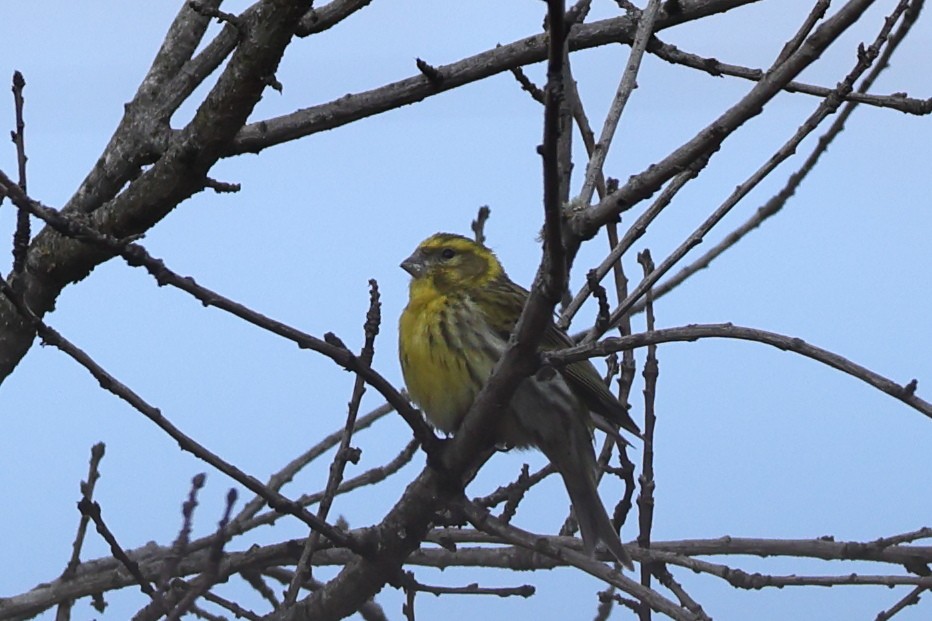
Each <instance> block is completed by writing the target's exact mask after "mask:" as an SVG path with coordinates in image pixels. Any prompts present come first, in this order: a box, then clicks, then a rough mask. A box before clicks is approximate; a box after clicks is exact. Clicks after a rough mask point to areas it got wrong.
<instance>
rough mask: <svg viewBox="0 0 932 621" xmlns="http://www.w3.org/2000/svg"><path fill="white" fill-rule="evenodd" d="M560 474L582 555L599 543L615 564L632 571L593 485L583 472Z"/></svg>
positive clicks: (592, 550)
mask: <svg viewBox="0 0 932 621" xmlns="http://www.w3.org/2000/svg"><path fill="white" fill-rule="evenodd" d="M561 474H562V475H563V482H564V484H565V485H566V491H567V492H569V495H570V500H571V501H572V503H573V512H574V513H575V514H576V522H577V523H578V524H579V532H580V534H581V535H582V540H583V546H584V547H585V549H586V552H587V553H588V554H592V553H593V552H594V551H595V547H596V545H597V544H598V542H600V541H601V542H602V543H604V544H605V546H606V547H607V548H608V550H609V552H611V553H612V556H614V557H615V559H616V560H617V561H618V562H619V563H621V564H622V565H624V566H625V567H627V568H628V569H632V570H633V569H634V563H633V562H632V560H631V555H630V554H628V551H627V550H625V547H624V546H623V545H622V543H621V539H619V538H618V533H616V532H615V528H614V527H613V526H612V521H611V520H610V519H609V517H608V513H607V512H606V511H605V507H604V506H603V505H602V500H601V499H600V498H599V494H598V492H597V491H596V488H595V481H593V480H592V477H591V476H589V475H588V473H585V472H578V473H570V472H567V471H566V470H562V471H561Z"/></svg>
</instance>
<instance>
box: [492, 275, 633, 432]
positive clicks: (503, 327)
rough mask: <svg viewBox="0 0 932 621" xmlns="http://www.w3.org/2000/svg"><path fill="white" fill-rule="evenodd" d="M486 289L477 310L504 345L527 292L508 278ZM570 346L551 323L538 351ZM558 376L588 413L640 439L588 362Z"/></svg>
mask: <svg viewBox="0 0 932 621" xmlns="http://www.w3.org/2000/svg"><path fill="white" fill-rule="evenodd" d="M489 288H490V291H488V292H489V293H492V295H488V296H487V297H485V298H483V300H482V304H480V305H479V308H481V309H483V312H484V314H485V320H486V323H487V324H488V325H489V327H491V328H492V330H493V331H495V332H496V333H497V334H498V335H499V336H501V337H502V339H504V340H506V341H507V340H508V338H509V336H511V331H512V330H514V327H515V324H516V323H517V321H518V317H519V316H520V315H521V310H522V308H524V303H525V301H526V300H527V296H528V292H527V290H526V289H524V288H523V287H522V286H521V285H518V284H516V283H514V282H512V281H511V280H510V279H507V278H503V279H500V280H498V281H496V282H495V283H490V284H489ZM572 345H573V340H572V339H571V338H570V337H569V336H568V335H567V334H566V333H565V332H563V331H562V330H560V329H559V328H557V326H556V325H554V324H553V323H551V324H550V325H548V326H547V329H546V330H545V331H544V336H543V338H542V340H541V349H543V350H554V349H565V348H567V347H572ZM560 374H561V375H562V376H563V378H564V379H565V380H566V382H567V384H569V386H570V388H571V389H572V390H573V392H574V393H575V394H576V395H577V396H578V397H579V398H580V399H582V401H583V403H585V404H586V407H588V408H589V409H590V410H591V411H593V412H595V413H597V414H600V415H601V416H602V417H603V418H604V419H605V420H607V421H608V422H609V423H610V424H614V425H617V426H619V427H621V428H622V429H624V430H626V431H629V432H631V433H633V434H634V435H636V436H638V437H640V436H641V430H640V429H638V426H637V424H636V423H635V422H634V421H633V420H632V419H631V416H629V415H628V410H627V408H625V407H624V406H623V405H622V404H621V402H620V401H618V399H616V398H615V396H614V395H612V393H611V392H610V391H609V389H608V387H607V386H606V385H605V382H603V381H602V378H601V377H600V376H599V372H598V371H596V368H595V367H594V366H593V365H592V363H591V362H589V361H588V360H581V361H579V362H573V363H571V364H568V365H566V366H565V367H563V368H561V369H560Z"/></svg>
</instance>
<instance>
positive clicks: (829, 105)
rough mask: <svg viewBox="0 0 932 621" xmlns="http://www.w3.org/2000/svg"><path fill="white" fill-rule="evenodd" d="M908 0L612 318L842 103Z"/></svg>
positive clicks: (594, 335)
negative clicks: (833, 84)
mask: <svg viewBox="0 0 932 621" xmlns="http://www.w3.org/2000/svg"><path fill="white" fill-rule="evenodd" d="M908 4H909V0H901V1H900V2H899V4H897V6H896V7H895V8H894V10H893V11H892V12H891V14H890V15H889V16H888V17H887V18H886V19H885V20H884V24H883V26H882V28H881V29H880V32H879V33H878V35H877V37H876V38H875V39H874V42H873V43H872V44H871V45H870V47H868V48H867V49H862V50H860V51H859V53H858V55H857V62H856V63H855V66H854V68H853V69H852V70H851V71H850V72H849V73H848V75H847V76H845V78H844V79H843V80H842V81H841V82H839V83H838V86H837V87H836V88H835V89H834V91H833V95H830V96H829V97H827V98H826V99H825V100H823V101H822V103H821V104H819V106H818V108H817V109H816V110H815V111H814V112H813V113H812V114H811V115H810V116H809V117H808V118H807V119H806V121H805V122H804V123H803V124H802V125H801V126H800V127H799V129H797V130H796V132H795V133H794V135H793V136H792V137H791V138H790V140H789V141H787V143H786V144H784V145H783V146H782V147H781V148H780V149H779V150H778V151H777V152H776V153H775V154H774V155H773V156H771V157H770V159H769V160H768V161H767V162H766V163H765V164H764V165H763V166H761V167H760V168H758V169H757V170H756V171H755V172H754V173H753V174H752V175H751V176H750V177H748V179H746V180H745V181H744V182H743V183H741V184H740V185H738V187H737V188H735V190H734V191H733V192H732V193H731V195H730V196H729V197H728V198H727V199H726V200H725V201H724V202H723V203H722V204H721V205H720V206H719V207H718V208H717V209H715V211H713V212H712V214H711V215H709V217H708V218H706V219H705V220H704V221H703V222H702V224H700V225H699V227H697V228H696V230H695V231H693V232H692V233H691V234H690V235H689V237H687V238H686V240H684V241H683V243H681V244H680V245H679V246H678V247H677V248H676V249H675V250H674V251H673V252H671V253H670V255H669V256H667V258H666V259H664V260H663V261H662V262H661V264H660V265H659V266H658V267H657V268H656V269H655V270H654V271H653V272H651V274H650V275H648V276H645V277H644V279H643V280H641V282H640V283H639V284H638V285H637V286H636V287H635V288H634V291H632V292H631V293H630V294H629V295H628V297H627V298H626V299H625V300H624V301H623V302H621V303H620V304H619V306H618V308H617V309H615V311H614V312H613V313H612V322H613V324H612V325H614V322H617V321H619V320H620V318H621V317H622V316H623V315H624V314H625V313H627V312H629V311H630V310H631V308H632V307H633V306H634V304H635V303H636V302H637V301H638V300H639V299H640V298H641V296H642V295H644V293H645V292H646V291H647V289H648V288H650V287H653V285H654V284H655V283H656V282H657V281H658V280H659V279H660V278H661V277H662V276H663V275H664V274H666V273H667V272H668V271H669V270H670V269H672V268H673V266H674V265H676V264H677V263H679V261H680V260H681V259H682V258H683V257H684V256H686V253H688V252H689V251H690V250H691V249H692V248H694V247H695V246H697V245H698V244H700V243H702V240H703V238H704V237H705V236H706V235H707V234H708V233H709V231H711V230H712V228H714V227H715V226H716V225H717V224H718V223H719V222H721V220H722V219H723V218H724V217H725V216H726V215H727V214H728V213H729V212H730V211H731V209H732V208H733V207H734V206H735V205H737V204H738V202H739V201H741V199H743V198H744V197H745V196H746V195H747V194H748V193H749V192H750V191H751V190H752V189H753V188H754V187H756V186H757V185H758V184H759V183H760V182H761V181H762V180H764V179H765V178H766V177H767V175H769V174H770V172H771V171H773V170H774V169H775V168H776V167H777V166H778V165H779V164H780V163H781V162H783V161H784V160H785V159H787V158H788V157H790V156H791V155H792V154H793V153H794V152H795V150H796V146H797V145H798V144H799V143H800V142H802V140H803V139H804V138H805V137H806V136H808V135H809V134H810V133H811V132H812V131H814V130H815V128H816V127H818V125H819V124H820V123H821V122H822V121H823V120H824V119H825V118H826V117H828V115H829V114H832V113H833V112H835V111H836V110H837V109H838V107H839V106H840V105H841V103H842V95H844V94H846V93H849V92H851V90H852V88H853V84H854V82H855V80H857V79H858V78H859V77H860V76H861V74H863V73H864V72H865V71H867V70H868V69H869V68H870V66H871V64H873V62H874V60H875V59H876V58H877V56H878V54H879V52H880V48H881V47H882V46H883V44H884V43H885V42H886V41H887V38H888V37H889V34H890V31H891V30H892V28H893V26H894V25H895V23H896V20H898V19H899V17H900V16H901V15H902V14H903V12H904V11H905V10H906V7H907V6H908ZM598 335H599V333H598V332H596V331H595V330H590V332H589V334H588V335H587V337H586V339H587V340H593V339H594V338H597V337H598Z"/></svg>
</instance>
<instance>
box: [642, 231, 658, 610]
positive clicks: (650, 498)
mask: <svg viewBox="0 0 932 621" xmlns="http://www.w3.org/2000/svg"><path fill="white" fill-rule="evenodd" d="M638 263H640V264H641V267H642V268H643V270H644V275H645V276H646V275H647V274H650V273H651V272H652V271H653V269H654V262H653V260H652V259H651V257H650V251H649V250H646V249H645V250H644V251H643V252H640V253H639V254H638ZM646 300H647V331H648V332H653V331H654V304H653V301H654V297H653V295H652V294H651V292H650V290H648V291H647V296H646ZM658 374H659V366H658V364H657V346H656V345H648V347H647V359H646V360H645V361H644V371H643V375H644V457H643V460H642V462H641V476H639V477H638V483H639V485H640V488H641V493H640V494H638V501H637V502H638V527H639V530H638V546H640V547H641V548H644V549H650V539H651V528H652V527H653V525H654V487H655V481H654V426H655V424H656V422H657V417H656V414H655V411H654V405H655V398H656V395H657V376H658ZM652 570H653V567H652V566H651V564H650V563H641V584H642V585H643V586H644V588H647V589H649V588H650V582H651V575H652ZM638 615H639V617H640V619H641V621H650V618H651V610H650V607H648V606H640V608H639V610H638Z"/></svg>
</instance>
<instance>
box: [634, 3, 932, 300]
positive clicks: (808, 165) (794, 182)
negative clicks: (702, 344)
mask: <svg viewBox="0 0 932 621" xmlns="http://www.w3.org/2000/svg"><path fill="white" fill-rule="evenodd" d="M921 4H922V1H919V2H914V3H913V4H912V5H910V8H908V9H907V10H906V12H905V13H904V14H903V19H902V20H901V22H900V25H899V26H898V27H897V30H896V31H895V32H893V33H892V34H891V35H890V37H889V39H888V41H887V45H886V46H885V47H884V49H883V52H882V54H881V55H880V57H879V58H878V59H877V62H876V63H874V66H873V67H872V68H871V71H870V73H868V74H867V75H866V76H864V79H863V80H861V82H860V84H858V87H857V90H856V92H855V93H853V94H851V95H849V96H847V97H845V100H846V102H847V103H845V105H844V107H842V109H841V111H840V112H839V113H838V116H837V117H836V118H835V120H834V121H833V122H832V124H831V126H830V127H829V128H828V130H826V131H825V133H823V134H822V135H821V136H820V137H819V139H818V141H817V142H816V145H815V146H814V147H813V148H812V151H811V152H810V153H809V156H808V157H807V158H806V160H805V161H804V162H803V163H802V165H801V166H800V167H799V168H798V169H796V171H794V172H793V173H792V174H791V175H790V176H789V177H788V178H787V181H786V184H785V185H784V186H783V187H782V188H781V189H780V191H779V192H777V193H776V194H774V195H773V196H772V197H771V198H770V199H769V200H768V201H767V202H766V203H764V204H763V205H762V206H761V207H759V208H758V209H757V211H755V212H754V215H752V216H751V217H750V218H748V219H747V220H746V221H745V222H744V223H743V224H741V225H740V226H738V227H737V228H735V229H734V230H733V231H732V232H731V233H729V234H728V235H726V236H725V237H724V238H723V239H722V241H720V242H719V243H718V244H716V245H715V246H714V247H712V248H710V249H709V250H708V251H706V252H705V254H703V255H702V256H700V257H699V258H698V259H696V260H695V261H693V262H692V263H690V264H689V265H687V266H686V267H684V268H682V269H681V270H680V271H678V272H677V273H676V274H674V275H673V276H671V277H670V278H667V279H666V280H664V281H663V282H662V283H660V284H659V285H657V286H656V287H654V289H653V293H654V299H658V298H660V297H662V296H664V295H666V294H667V293H669V292H670V291H672V290H673V289H675V288H676V287H678V286H679V285H680V284H681V283H682V282H684V281H685V280H687V279H688V278H689V277H690V276H692V275H693V274H695V273H697V272H699V271H701V270H703V269H705V268H707V267H708V266H709V265H711V263H712V261H714V260H715V259H717V258H718V257H719V256H721V255H722V253H724V252H725V251H726V250H728V249H729V248H731V247H732V246H734V245H735V244H737V243H738V242H739V241H740V240H741V239H743V238H744V237H745V236H746V235H747V234H748V233H750V232H751V231H753V230H754V229H756V228H757V227H759V226H760V225H761V224H763V223H764V221H765V220H767V219H768V218H770V217H772V216H774V215H776V214H777V213H779V212H780V210H781V209H783V207H784V206H785V205H786V204H787V202H788V201H789V199H790V198H791V197H792V196H793V195H794V194H795V193H796V190H797V189H798V188H799V186H800V185H801V184H802V182H803V180H804V179H805V178H806V177H807V176H808V174H809V173H810V172H812V170H813V169H814V168H815V166H816V164H817V163H818V162H819V159H820V158H821V157H822V155H824V154H825V153H826V152H827V151H828V147H829V145H830V144H831V143H832V141H833V140H834V139H835V138H836V137H837V136H838V135H839V134H840V133H841V132H842V131H843V130H844V128H845V124H846V123H847V122H848V118H849V117H850V116H851V114H852V113H853V112H854V110H855V108H856V107H857V104H858V103H867V102H862V101H861V100H860V99H858V98H857V97H855V95H863V94H865V93H867V91H868V90H870V87H871V86H872V85H873V84H874V82H875V81H876V79H877V78H878V77H879V76H880V74H881V73H883V71H884V70H885V69H887V68H888V67H889V66H890V58H891V57H892V56H893V53H894V52H895V51H896V49H897V47H898V46H899V44H900V43H901V42H902V41H903V39H904V38H905V37H906V35H907V33H908V32H909V31H910V29H911V28H912V26H913V24H915V23H916V17H918V10H917V9H916V8H915V7H916V6H918V5H921ZM831 92H832V91H831V89H822V90H820V91H819V92H818V93H815V94H819V95H822V96H826V97H827V96H828V95H829V94H831ZM642 310H644V306H643V304H642V303H638V304H635V305H634V306H633V307H632V309H631V312H632V313H638V312H641V311H642Z"/></svg>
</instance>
